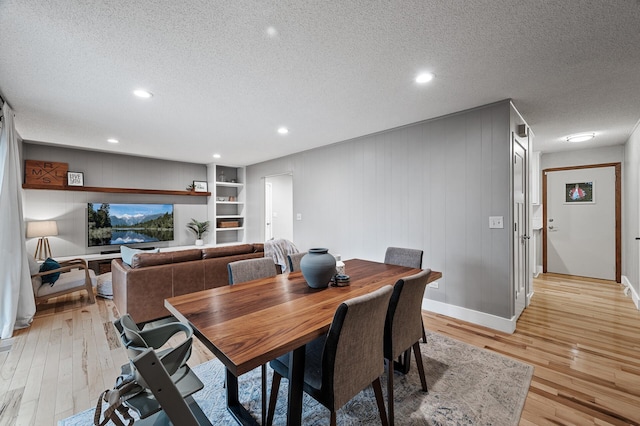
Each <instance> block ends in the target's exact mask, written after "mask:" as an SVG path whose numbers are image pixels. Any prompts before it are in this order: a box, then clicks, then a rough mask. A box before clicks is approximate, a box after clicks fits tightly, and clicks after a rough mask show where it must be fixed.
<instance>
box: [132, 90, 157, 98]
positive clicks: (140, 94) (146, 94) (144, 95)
mask: <svg viewBox="0 0 640 426" xmlns="http://www.w3.org/2000/svg"><path fill="white" fill-rule="evenodd" d="M133 94H134V95H136V96H137V97H139V98H145V99H148V98H150V97H152V96H153V93H151V92H149V91H147V90H144V89H137V90H134V91H133Z"/></svg>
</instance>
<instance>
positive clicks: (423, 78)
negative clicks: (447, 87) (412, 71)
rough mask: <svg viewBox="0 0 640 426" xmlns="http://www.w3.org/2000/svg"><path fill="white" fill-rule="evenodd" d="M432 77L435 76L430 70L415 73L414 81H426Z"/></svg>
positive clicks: (419, 82) (421, 82)
mask: <svg viewBox="0 0 640 426" xmlns="http://www.w3.org/2000/svg"><path fill="white" fill-rule="evenodd" d="M434 77H435V75H433V74H432V73H430V72H423V73H421V74H418V75H417V77H416V83H418V84H424V83H428V82H430V81H431V80H433V78H434Z"/></svg>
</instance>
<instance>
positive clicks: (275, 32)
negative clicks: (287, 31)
mask: <svg viewBox="0 0 640 426" xmlns="http://www.w3.org/2000/svg"><path fill="white" fill-rule="evenodd" d="M267 35H268V36H269V37H272V38H273V37H276V36H277V35H278V30H276V29H275V28H274V27H267Z"/></svg>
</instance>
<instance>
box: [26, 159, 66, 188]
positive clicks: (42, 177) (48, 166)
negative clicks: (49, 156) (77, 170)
mask: <svg viewBox="0 0 640 426" xmlns="http://www.w3.org/2000/svg"><path fill="white" fill-rule="evenodd" d="M68 170H69V164H68V163H57V162H55V161H40V160H25V162H24V183H25V184H29V185H43V186H54V187H55V186H59V187H64V186H65V184H66V183H67V171H68Z"/></svg>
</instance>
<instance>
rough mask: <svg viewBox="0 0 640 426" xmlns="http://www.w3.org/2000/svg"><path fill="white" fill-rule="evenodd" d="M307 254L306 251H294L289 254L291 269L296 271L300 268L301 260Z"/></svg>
mask: <svg viewBox="0 0 640 426" xmlns="http://www.w3.org/2000/svg"><path fill="white" fill-rule="evenodd" d="M305 254H307V252H306V251H305V252H304V253H293V254H290V255H288V256H287V259H288V260H289V271H291V272H294V271H299V270H300V261H301V260H302V257H303V256H304V255H305Z"/></svg>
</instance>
